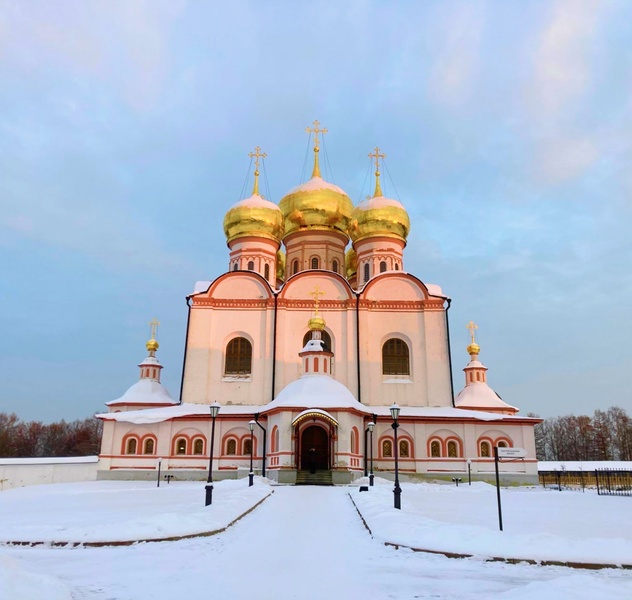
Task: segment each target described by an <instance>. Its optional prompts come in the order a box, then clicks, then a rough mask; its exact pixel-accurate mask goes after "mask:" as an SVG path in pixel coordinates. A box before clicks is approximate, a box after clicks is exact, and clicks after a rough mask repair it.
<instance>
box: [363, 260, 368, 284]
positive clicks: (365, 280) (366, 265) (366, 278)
mask: <svg viewBox="0 0 632 600" xmlns="http://www.w3.org/2000/svg"><path fill="white" fill-rule="evenodd" d="M368 280H369V263H364V283H366V282H367V281H368Z"/></svg>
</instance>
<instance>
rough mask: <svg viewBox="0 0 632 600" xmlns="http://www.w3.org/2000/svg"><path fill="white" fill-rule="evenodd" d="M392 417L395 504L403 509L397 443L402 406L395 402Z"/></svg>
mask: <svg viewBox="0 0 632 600" xmlns="http://www.w3.org/2000/svg"><path fill="white" fill-rule="evenodd" d="M389 410H390V412H391V418H392V419H393V423H392V425H391V427H392V428H393V437H394V442H395V443H394V446H395V448H394V449H393V451H394V456H395V487H394V488H393V506H394V507H395V508H397V509H401V507H402V488H401V487H400V486H399V464H398V462H397V459H398V454H399V445H398V443H397V429H398V428H399V422H398V419H399V412H400V410H401V409H400V408H399V406H397V404H395V403H393V404H392V405H391V406H390V408H389Z"/></svg>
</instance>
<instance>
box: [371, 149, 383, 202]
mask: <svg viewBox="0 0 632 600" xmlns="http://www.w3.org/2000/svg"><path fill="white" fill-rule="evenodd" d="M369 158H374V159H375V192H374V193H373V197H374V198H379V197H380V196H383V195H384V194H382V188H381V187H380V158H386V154H384V153H382V154H380V149H379V148H378V147H377V146H375V150H373V152H372V153H369Z"/></svg>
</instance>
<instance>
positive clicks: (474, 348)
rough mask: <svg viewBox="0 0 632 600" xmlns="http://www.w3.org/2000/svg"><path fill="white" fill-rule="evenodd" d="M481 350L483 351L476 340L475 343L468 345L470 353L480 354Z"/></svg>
mask: <svg viewBox="0 0 632 600" xmlns="http://www.w3.org/2000/svg"><path fill="white" fill-rule="evenodd" d="M480 351H481V347H480V346H479V345H478V344H477V343H476V342H474V343H473V344H470V345H469V346H468V347H467V353H468V354H479V353H480Z"/></svg>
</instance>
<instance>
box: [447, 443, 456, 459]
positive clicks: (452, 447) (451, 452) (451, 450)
mask: <svg viewBox="0 0 632 600" xmlns="http://www.w3.org/2000/svg"><path fill="white" fill-rule="evenodd" d="M447 449H448V452H447V454H448V458H457V457H458V456H459V445H458V444H457V442H456V440H448V443H447Z"/></svg>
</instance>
